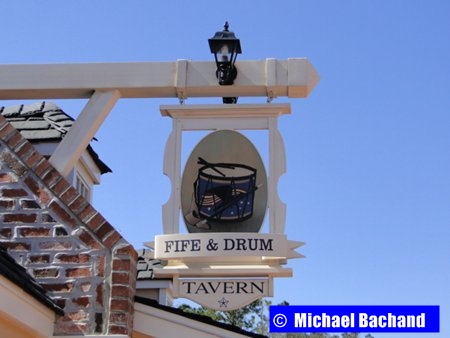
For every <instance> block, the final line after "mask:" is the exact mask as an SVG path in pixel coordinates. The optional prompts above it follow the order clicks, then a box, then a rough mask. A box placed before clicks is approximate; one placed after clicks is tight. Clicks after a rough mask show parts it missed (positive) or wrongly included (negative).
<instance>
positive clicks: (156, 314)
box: [133, 302, 248, 338]
mask: <svg viewBox="0 0 450 338" xmlns="http://www.w3.org/2000/svg"><path fill="white" fill-rule="evenodd" d="M134 311H135V312H134V328H133V330H134V331H137V332H140V333H142V334H145V335H149V336H151V337H155V338H158V337H164V338H179V337H196V338H219V337H227V338H241V337H242V338H243V337H248V336H246V335H242V334H240V333H237V332H232V331H229V330H226V329H222V328H220V327H217V326H213V325H210V324H207V323H203V322H200V321H197V320H194V319H190V318H187V317H183V316H181V315H178V314H175V313H172V312H168V311H164V310H161V309H157V308H154V307H151V306H147V305H144V304H140V303H137V302H136V303H135V304H134Z"/></svg>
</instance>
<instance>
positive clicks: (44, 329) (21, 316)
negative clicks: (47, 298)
mask: <svg viewBox="0 0 450 338" xmlns="http://www.w3.org/2000/svg"><path fill="white" fill-rule="evenodd" d="M0 299H1V301H0V312H3V313H5V314H7V315H8V316H10V317H12V318H15V319H16V320H17V321H19V322H20V323H22V324H23V325H25V326H27V327H29V328H30V330H33V331H35V332H37V333H38V337H40V336H42V337H51V336H52V335H53V329H54V321H55V313H54V312H53V311H52V310H51V309H49V308H48V307H47V306H45V305H44V304H41V303H40V302H38V301H37V300H36V299H35V298H34V297H33V296H31V295H29V294H28V293H26V292H25V291H23V290H22V289H21V288H20V287H19V286H17V285H16V284H14V283H12V282H11V281H10V280H9V279H6V278H5V277H3V276H0Z"/></svg>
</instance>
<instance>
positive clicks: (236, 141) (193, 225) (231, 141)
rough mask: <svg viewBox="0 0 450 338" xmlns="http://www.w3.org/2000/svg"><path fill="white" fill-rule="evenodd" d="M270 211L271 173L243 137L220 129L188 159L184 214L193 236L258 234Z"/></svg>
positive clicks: (203, 142)
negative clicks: (205, 233) (231, 233)
mask: <svg viewBox="0 0 450 338" xmlns="http://www.w3.org/2000/svg"><path fill="white" fill-rule="evenodd" d="M266 209H267V175H266V170H265V168H264V163H263V161H262V159H261V157H260V156H259V153H258V151H257V150H256V148H255V146H254V145H253V144H252V143H251V142H250V141H249V140H248V139H247V138H246V137H245V136H244V135H242V134H241V133H238V132H236V131H233V130H219V131H215V132H213V133H211V134H209V135H207V136H206V137H204V138H203V139H202V140H201V141H200V142H199V143H198V145H197V146H196V147H195V148H194V150H193V151H192V153H191V155H190V156H189V158H188V160H187V162H186V167H185V169H184V172H183V177H182V181H181V210H182V213H183V218H184V222H185V223H186V227H187V229H188V231H189V232H258V231H259V230H260V228H261V226H262V223H263V220H264V215H265V213H266Z"/></svg>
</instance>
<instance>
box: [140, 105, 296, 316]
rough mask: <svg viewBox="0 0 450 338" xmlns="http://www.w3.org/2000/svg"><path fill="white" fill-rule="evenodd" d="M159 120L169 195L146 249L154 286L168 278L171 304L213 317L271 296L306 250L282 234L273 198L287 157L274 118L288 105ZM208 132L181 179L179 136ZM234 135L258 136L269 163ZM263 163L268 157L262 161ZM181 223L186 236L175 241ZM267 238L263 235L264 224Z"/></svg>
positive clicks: (188, 112)
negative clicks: (166, 127) (164, 126)
mask: <svg viewBox="0 0 450 338" xmlns="http://www.w3.org/2000/svg"><path fill="white" fill-rule="evenodd" d="M161 112H162V113H163V115H165V116H170V117H171V118H172V119H174V123H173V130H172V133H171V135H170V136H169V139H168V141H167V144H166V150H165V155H164V173H165V174H166V175H167V176H169V178H170V181H171V184H172V191H171V196H170V198H169V200H168V202H167V203H166V204H165V205H164V206H163V225H164V234H162V235H157V236H155V239H154V241H153V242H149V243H146V245H147V246H148V247H150V248H152V249H153V257H154V258H155V259H159V260H161V261H162V267H161V268H157V269H155V270H154V273H155V276H156V277H157V278H170V279H172V282H173V290H172V293H173V296H174V297H181V298H187V299H190V300H192V301H194V302H197V303H199V304H202V305H203V306H206V307H208V308H212V309H215V310H234V309H238V308H240V307H242V306H245V305H247V304H249V303H251V302H252V301H254V300H256V299H259V298H262V297H268V296H272V294H273V278H274V277H291V276H292V269H290V268H286V267H284V265H285V264H286V263H287V261H288V259H291V258H300V257H303V256H302V255H301V254H299V253H297V252H296V251H295V249H296V248H298V247H300V246H301V245H303V244H304V243H302V242H299V241H292V240H288V239H287V237H286V235H285V234H284V226H285V224H284V223H285V213H286V206H285V205H284V203H283V202H281V201H280V199H279V197H278V193H277V185H278V180H279V178H280V177H281V175H283V174H284V172H285V161H286V159H285V150H284V143H283V140H282V138H281V134H280V132H279V131H278V128H277V118H278V117H279V115H281V114H286V113H289V112H290V106H289V105H287V104H278V105H276V104H266V105H261V104H256V105H252V104H246V105H239V104H233V105H193V106H191V107H190V106H188V105H182V106H180V105H178V106H164V108H163V109H161ZM188 130H189V131H197V130H198V131H204V130H207V131H208V130H209V131H211V130H212V131H211V132H209V133H208V134H207V135H206V136H204V137H203V139H201V140H200V142H199V143H198V144H197V145H196V146H195V147H194V149H193V150H192V151H191V153H190V155H189V156H188V158H187V160H186V164H185V166H184V170H183V172H181V158H182V156H181V155H182V142H181V141H182V133H183V131H188ZM238 130H263V131H268V133H263V134H262V135H263V136H264V137H267V138H268V141H269V142H268V147H267V149H266V151H268V163H267V162H266V163H265V162H264V161H263V160H262V157H261V155H260V153H259V151H258V149H257V148H256V146H255V145H254V144H253V143H252V142H251V141H250V140H249V139H248V138H247V137H246V135H244V133H242V132H240V131H238ZM263 157H264V158H266V159H267V156H263ZM180 216H181V218H182V220H183V221H184V223H185V226H186V230H187V233H179V230H178V228H179V224H178V223H179V220H180ZM265 219H266V220H267V222H268V229H269V232H268V233H262V232H261V229H262V228H263V222H264V220H265Z"/></svg>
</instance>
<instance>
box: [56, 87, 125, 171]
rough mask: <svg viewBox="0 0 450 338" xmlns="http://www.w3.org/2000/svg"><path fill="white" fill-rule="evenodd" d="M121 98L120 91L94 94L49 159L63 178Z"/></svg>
mask: <svg viewBox="0 0 450 338" xmlns="http://www.w3.org/2000/svg"><path fill="white" fill-rule="evenodd" d="M119 98H120V93H119V91H118V90H111V91H96V92H94V94H93V95H92V97H91V98H90V100H89V101H88V103H87V104H86V106H85V107H84V109H83V111H82V112H81V113H80V115H79V116H78V118H77V119H76V121H75V122H74V124H73V125H72V127H71V128H70V130H69V132H68V133H67V135H65V137H64V138H63V140H62V141H61V143H60V144H59V145H58V147H57V148H56V149H55V151H54V153H53V154H52V156H51V157H50V159H49V161H50V163H51V164H52V165H53V166H54V167H55V169H57V170H58V171H59V172H60V173H61V174H62V175H63V176H65V177H66V176H67V175H68V174H69V173H70V171H71V170H72V168H73V167H74V166H75V163H76V162H77V161H78V159H79V158H80V156H81V154H82V153H83V151H85V150H86V148H87V146H88V145H89V143H90V142H91V140H92V139H93V138H94V136H95V133H96V132H97V130H98V129H99V128H100V126H101V125H102V123H103V121H104V120H105V118H106V117H107V116H108V114H109V112H110V111H111V109H112V108H113V107H114V105H115V104H116V102H117V100H118V99H119Z"/></svg>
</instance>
